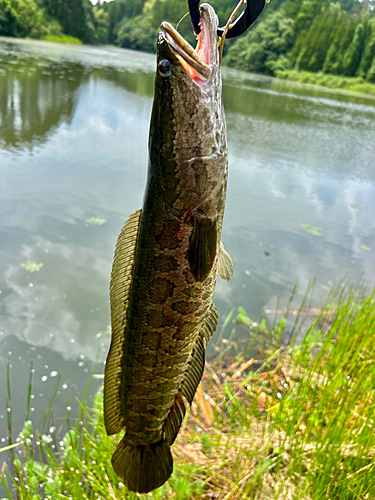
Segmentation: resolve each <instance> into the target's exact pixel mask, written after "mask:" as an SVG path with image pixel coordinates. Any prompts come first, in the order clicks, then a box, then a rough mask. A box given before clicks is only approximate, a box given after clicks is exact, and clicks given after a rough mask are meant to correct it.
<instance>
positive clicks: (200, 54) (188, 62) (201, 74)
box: [161, 14, 213, 85]
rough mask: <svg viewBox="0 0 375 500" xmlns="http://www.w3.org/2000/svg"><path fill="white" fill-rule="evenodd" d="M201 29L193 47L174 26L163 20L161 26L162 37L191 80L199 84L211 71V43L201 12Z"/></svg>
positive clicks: (205, 79)
mask: <svg viewBox="0 0 375 500" xmlns="http://www.w3.org/2000/svg"><path fill="white" fill-rule="evenodd" d="M199 25H200V27H201V31H200V33H199V35H197V40H198V42H197V46H196V48H195V49H193V47H192V46H191V45H190V44H189V43H188V42H187V41H186V40H185V39H184V38H183V37H182V36H181V35H180V34H179V33H178V31H176V30H175V29H174V27H173V26H172V25H171V24H169V23H167V22H163V23H162V25H161V27H162V30H163V32H164V38H165V40H166V41H167V42H168V44H169V46H170V47H171V48H172V50H173V52H174V53H175V55H176V57H177V58H178V59H179V61H180V62H181V64H182V66H183V67H184V68H185V70H186V72H187V73H188V75H190V77H191V78H192V80H194V81H195V82H196V83H198V84H199V85H204V84H205V83H206V82H207V81H208V80H209V78H210V76H211V73H212V55H213V51H212V44H211V37H210V33H209V30H208V27H207V25H206V23H205V20H204V16H203V15H202V14H201V18H200V23H199Z"/></svg>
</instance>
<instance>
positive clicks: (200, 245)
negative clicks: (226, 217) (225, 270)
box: [188, 217, 217, 281]
mask: <svg viewBox="0 0 375 500" xmlns="http://www.w3.org/2000/svg"><path fill="white" fill-rule="evenodd" d="M216 252H217V226H216V221H212V220H210V219H200V218H198V217H194V227H193V232H192V234H191V237H190V244H189V252H188V258H189V264H190V270H191V272H192V273H193V275H194V277H195V279H196V280H197V281H204V280H205V279H206V278H207V276H208V275H209V274H210V271H211V269H212V266H213V264H214V262H215V258H216Z"/></svg>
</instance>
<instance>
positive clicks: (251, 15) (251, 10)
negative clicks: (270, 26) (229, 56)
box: [188, 0, 266, 39]
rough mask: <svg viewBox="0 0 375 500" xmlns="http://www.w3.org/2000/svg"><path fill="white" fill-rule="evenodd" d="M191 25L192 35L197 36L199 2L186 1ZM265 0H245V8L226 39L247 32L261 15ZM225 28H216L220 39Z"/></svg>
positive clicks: (198, 30)
mask: <svg viewBox="0 0 375 500" xmlns="http://www.w3.org/2000/svg"><path fill="white" fill-rule="evenodd" d="M188 4H189V12H190V18H191V23H192V25H193V29H194V33H195V34H196V35H199V33H200V31H201V28H200V26H199V21H200V13H199V0H188ZM265 4H266V0H247V4H246V8H245V10H244V11H243V12H242V14H241V15H240V16H239V17H238V19H237V20H236V21H235V22H234V23H233V24H232V25H231V27H230V28H229V30H228V33H227V35H226V38H228V39H229V38H237V37H238V36H240V35H242V34H243V33H245V31H247V30H248V29H249V28H250V26H251V25H252V24H254V23H255V21H256V20H257V19H258V17H259V16H260V14H261V13H262V11H263V9H264V6H265ZM224 30H225V28H218V30H217V35H218V36H219V37H220V38H221V37H222V36H223V33H224Z"/></svg>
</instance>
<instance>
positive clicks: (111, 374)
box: [104, 210, 142, 435]
mask: <svg viewBox="0 0 375 500" xmlns="http://www.w3.org/2000/svg"><path fill="white" fill-rule="evenodd" d="M141 214H142V211H141V210H138V211H137V212H135V213H134V214H133V215H131V216H130V217H129V219H128V220H127V221H126V223H125V225H124V227H123V228H122V230H121V233H120V235H119V237H118V239H117V244H116V249H115V256H114V259H113V265H112V274H111V283H110V294H109V295H110V302H111V325H112V339H111V347H110V349H109V353H108V357H107V361H106V365H105V376H104V423H105V428H106V431H107V434H108V435H112V434H116V433H118V432H120V431H121V430H122V429H123V428H124V426H125V424H124V417H123V415H122V413H121V395H120V384H121V374H122V369H123V367H122V356H123V345H124V341H125V334H124V330H125V325H126V315H127V307H128V302H129V295H130V288H131V284H132V280H133V269H134V261H135V255H136V248H137V242H138V234H139V227H140V219H141Z"/></svg>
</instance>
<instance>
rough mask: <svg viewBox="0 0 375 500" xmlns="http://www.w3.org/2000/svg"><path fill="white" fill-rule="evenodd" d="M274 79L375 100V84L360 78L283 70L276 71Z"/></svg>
mask: <svg viewBox="0 0 375 500" xmlns="http://www.w3.org/2000/svg"><path fill="white" fill-rule="evenodd" d="M276 78H279V79H281V80H288V81H292V82H298V83H303V84H307V85H319V86H321V87H326V88H329V89H333V90H337V91H339V92H340V91H346V92H350V93H355V94H364V95H366V96H367V97H370V98H372V99H375V84H373V83H369V82H368V81H366V80H365V79H364V78H361V77H359V76H358V77H342V76H337V75H329V74H325V73H311V72H309V71H295V70H284V71H277V72H276Z"/></svg>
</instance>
